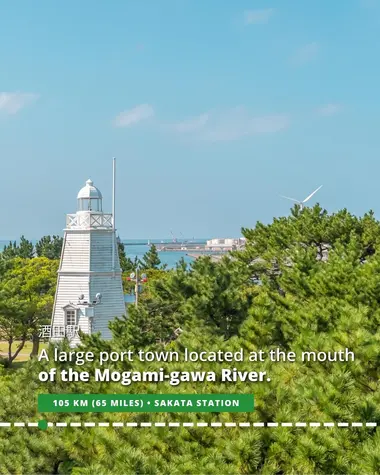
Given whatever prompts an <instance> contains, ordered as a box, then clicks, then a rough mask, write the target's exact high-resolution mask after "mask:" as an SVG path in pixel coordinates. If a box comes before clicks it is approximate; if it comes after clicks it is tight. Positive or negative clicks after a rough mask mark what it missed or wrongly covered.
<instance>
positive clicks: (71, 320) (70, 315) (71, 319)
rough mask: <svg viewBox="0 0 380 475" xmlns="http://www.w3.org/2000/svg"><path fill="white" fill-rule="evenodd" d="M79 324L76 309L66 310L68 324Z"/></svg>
mask: <svg viewBox="0 0 380 475" xmlns="http://www.w3.org/2000/svg"><path fill="white" fill-rule="evenodd" d="M76 324H77V316H76V311H75V310H66V325H67V326H71V325H73V326H74V325H76Z"/></svg>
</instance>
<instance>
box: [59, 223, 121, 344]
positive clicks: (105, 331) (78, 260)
mask: <svg viewBox="0 0 380 475" xmlns="http://www.w3.org/2000/svg"><path fill="white" fill-rule="evenodd" d="M115 244H116V238H115V233H114V231H112V230H104V229H91V230H89V231H83V232H78V231H74V230H69V229H68V230H66V231H65V239H64V246H63V249H62V256H61V263H60V269H59V271H58V280H57V290H56V296H55V302H54V308H53V315H52V322H51V324H52V325H57V326H58V325H65V320H64V310H63V307H65V306H66V305H68V304H69V303H73V304H74V305H76V304H77V303H78V298H79V296H80V295H81V294H83V295H84V297H85V300H87V301H89V302H92V301H93V300H94V299H95V295H96V294H97V293H101V294H102V299H101V303H100V304H99V305H96V306H95V307H94V319H93V327H92V331H93V332H94V333H97V332H100V333H101V336H102V338H104V339H110V338H111V337H112V335H111V332H110V330H109V328H108V324H109V322H110V321H111V320H113V319H114V318H115V317H121V316H123V315H125V314H126V309H125V303H124V292H123V285H122V280H121V270H120V264H119V256H118V251H117V244H116V245H115ZM113 253H114V254H115V260H114V263H115V271H113V269H112V262H113V260H112V254H113ZM79 315H80V313H78V316H79ZM78 324H79V326H80V328H81V330H82V331H83V332H85V333H89V332H90V328H89V320H88V317H84V316H79V320H78ZM72 343H74V344H78V343H79V340H78V339H74V340H73V341H72Z"/></svg>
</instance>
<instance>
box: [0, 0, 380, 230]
mask: <svg viewBox="0 0 380 475" xmlns="http://www.w3.org/2000/svg"><path fill="white" fill-rule="evenodd" d="M0 12H1V13H0V23H1V26H0V163H1V172H0V202H1V205H0V206H1V215H2V219H1V224H0V239H16V238H18V237H19V236H20V235H21V234H24V235H25V236H26V237H27V238H29V239H37V238H39V237H41V236H42V235H45V234H62V230H63V228H64V225H65V214H66V213H73V212H75V211H76V206H77V203H76V195H77V193H78V191H79V189H80V188H81V187H82V186H83V185H84V184H85V181H86V180H87V179H88V178H91V179H92V180H93V182H94V184H95V185H96V186H97V187H98V188H99V189H100V190H101V191H102V193H103V197H104V203H103V205H104V209H105V210H109V211H111V206H112V203H111V196H112V191H111V186H112V157H114V156H115V157H116V159H117V190H116V191H117V192H116V194H117V217H116V221H117V228H118V233H119V235H120V236H121V237H122V238H124V239H129V238H147V239H148V238H151V239H153V238H170V237H171V231H172V232H173V234H174V235H175V236H178V237H179V236H180V235H182V236H185V237H193V236H194V237H199V238H201V237H238V236H240V234H241V228H242V227H253V226H254V225H255V223H256V222H257V221H261V222H264V223H268V222H270V221H271V220H272V219H273V217H274V216H283V215H287V214H288V213H289V209H290V207H291V206H292V203H291V202H290V201H287V200H285V199H283V198H281V197H280V196H279V195H286V196H290V197H294V198H296V199H300V200H302V199H304V198H305V197H306V196H307V195H309V194H310V193H311V192H312V191H313V190H314V189H316V188H317V187H318V186H320V185H323V187H322V189H321V190H320V191H318V193H317V194H316V195H315V196H314V197H313V198H312V199H311V200H310V202H309V203H310V205H313V204H315V203H316V202H319V203H320V204H321V206H322V207H324V208H326V209H327V210H328V211H330V212H334V211H337V210H338V209H341V208H348V209H349V210H350V211H351V212H353V213H355V214H363V213H364V212H366V211H368V210H370V209H372V210H374V212H375V214H376V215H377V216H378V217H379V214H380V198H379V192H378V189H379V185H378V182H379V175H380V160H379V157H380V134H379V123H380V117H379V106H380V94H379V87H380V63H379V61H378V55H379V51H380V35H379V31H380V30H379V27H380V0H379V1H378V0H344V1H331V0H307V1H305V0H273V1H269V0H262V1H260V0H249V1H239V0H236V1H233V2H232V1H225V2H222V1H220V0H207V1H204V0H150V1H148V0H139V1H138V2H137V1H133V0H112V2H110V1H106V0H97V1H93V0H91V1H89V0H81V1H80V2H78V1H77V0H66V1H65V2H52V1H51V0H39V1H38V2H30V1H27V0H19V1H18V2H15V1H14V0H0Z"/></svg>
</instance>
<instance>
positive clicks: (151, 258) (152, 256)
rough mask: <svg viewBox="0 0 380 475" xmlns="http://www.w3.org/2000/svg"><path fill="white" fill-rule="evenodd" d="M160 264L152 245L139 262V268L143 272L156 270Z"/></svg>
mask: <svg viewBox="0 0 380 475" xmlns="http://www.w3.org/2000/svg"><path fill="white" fill-rule="evenodd" d="M160 264H161V260H160V258H159V256H158V252H157V248H156V246H155V245H154V244H151V245H150V248H149V251H147V252H146V253H145V254H144V256H143V258H142V261H141V268H142V269H144V270H148V269H158V267H159V266H160Z"/></svg>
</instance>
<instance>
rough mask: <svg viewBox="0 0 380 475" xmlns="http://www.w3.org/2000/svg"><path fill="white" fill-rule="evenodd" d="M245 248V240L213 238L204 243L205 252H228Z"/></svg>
mask: <svg viewBox="0 0 380 475" xmlns="http://www.w3.org/2000/svg"><path fill="white" fill-rule="evenodd" d="M244 246H245V238H214V239H209V240H208V241H207V242H206V246H205V250H206V251H220V252H228V251H233V250H235V249H241V248H243V247H244Z"/></svg>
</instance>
